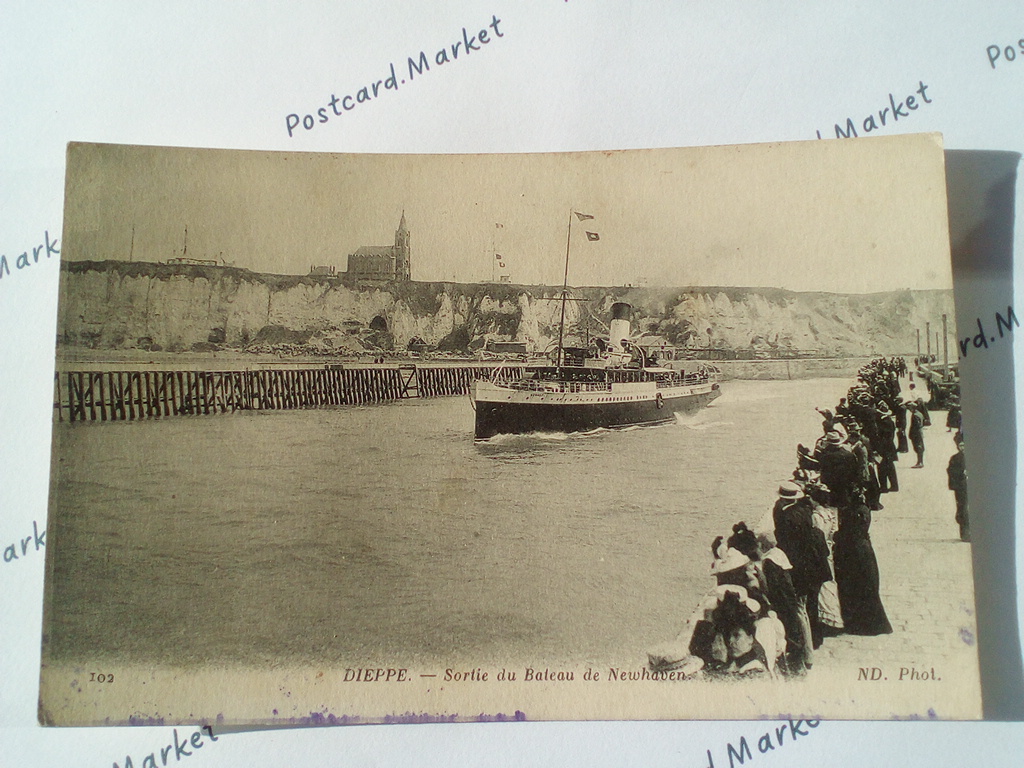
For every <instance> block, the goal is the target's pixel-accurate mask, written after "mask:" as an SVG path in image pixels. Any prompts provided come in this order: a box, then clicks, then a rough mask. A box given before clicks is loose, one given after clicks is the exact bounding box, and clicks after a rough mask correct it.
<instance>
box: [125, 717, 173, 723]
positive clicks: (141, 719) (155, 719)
mask: <svg viewBox="0 0 1024 768" xmlns="http://www.w3.org/2000/svg"><path fill="white" fill-rule="evenodd" d="M164 724H165V723H164V719H163V718H162V717H137V716H135V715H132V716H131V717H129V718H128V725H164Z"/></svg>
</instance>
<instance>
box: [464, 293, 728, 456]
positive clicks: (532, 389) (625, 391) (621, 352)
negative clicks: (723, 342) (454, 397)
mask: <svg viewBox="0 0 1024 768" xmlns="http://www.w3.org/2000/svg"><path fill="white" fill-rule="evenodd" d="M564 299H565V296H564V294H563V300H564ZM630 310H631V307H630V306H629V304H625V303H622V302H619V303H616V304H613V305H612V322H611V326H610V332H609V338H608V341H607V342H604V340H603V339H602V340H600V341H599V343H598V344H597V345H596V346H595V347H594V348H591V349H577V348H572V347H568V348H565V347H562V345H561V343H559V346H558V349H557V350H556V356H555V361H554V362H555V364H554V365H548V366H538V367H535V368H534V367H531V368H525V367H509V366H501V367H499V368H497V369H496V370H495V371H494V373H493V375H492V376H491V378H490V379H489V380H479V381H477V382H475V383H474V386H473V393H472V395H473V405H474V407H475V409H476V430H475V438H476V439H477V440H486V439H488V438H491V437H494V436H495V435H499V434H526V433H530V432H588V431H590V430H594V429H599V428H606V429H616V428H623V427H633V426H651V425H655V424H665V423H667V422H670V421H673V420H674V419H675V414H676V413H687V412H690V411H695V410H697V409H699V408H702V407H704V406H705V405H707V404H708V403H710V402H711V401H712V400H714V399H715V398H716V397H718V396H719V395H720V394H721V390H720V389H719V384H718V380H717V379H718V375H717V371H716V370H714V369H712V368H710V367H708V366H706V365H703V364H698V363H696V362H695V363H694V364H693V365H694V368H693V369H692V370H675V369H671V368H666V367H662V366H658V365H649V364H648V361H647V359H646V355H645V353H644V350H643V349H641V348H640V347H639V346H638V345H636V344H634V343H633V342H631V341H630V340H629V325H630V323H629V314H630ZM563 322H564V312H563ZM561 335H562V334H561V333H560V334H559V336H560V337H561Z"/></svg>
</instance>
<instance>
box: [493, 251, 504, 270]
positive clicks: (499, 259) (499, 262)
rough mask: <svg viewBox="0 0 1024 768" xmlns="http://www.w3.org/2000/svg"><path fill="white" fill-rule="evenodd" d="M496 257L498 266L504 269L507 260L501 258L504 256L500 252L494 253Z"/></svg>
mask: <svg viewBox="0 0 1024 768" xmlns="http://www.w3.org/2000/svg"><path fill="white" fill-rule="evenodd" d="M494 258H495V259H496V260H497V262H498V266H499V267H501V268H502V269H504V268H505V262H504V261H502V260H501V258H502V257H501V254H500V253H496V254H494Z"/></svg>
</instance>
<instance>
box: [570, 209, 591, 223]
mask: <svg viewBox="0 0 1024 768" xmlns="http://www.w3.org/2000/svg"><path fill="white" fill-rule="evenodd" d="M573 213H575V214H576V218H577V219H579V220H580V221H586V220H587V219H592V218H594V217H593V216H591V215H590V214H589V213H580V212H579V211H573Z"/></svg>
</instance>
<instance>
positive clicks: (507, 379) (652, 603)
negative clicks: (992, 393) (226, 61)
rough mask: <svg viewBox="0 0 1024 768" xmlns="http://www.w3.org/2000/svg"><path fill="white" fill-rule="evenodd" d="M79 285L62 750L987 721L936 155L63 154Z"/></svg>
mask: <svg viewBox="0 0 1024 768" xmlns="http://www.w3.org/2000/svg"><path fill="white" fill-rule="evenodd" d="M62 258H63V261H62V264H61V277H60V301H59V318H58V331H57V351H56V370H55V376H54V412H53V463H52V485H51V493H50V510H49V522H48V528H47V533H48V535H49V546H47V557H48V560H47V577H46V590H45V595H46V603H45V610H44V634H43V656H42V672H41V690H40V720H41V721H42V722H43V723H45V724H57V725H98V724H124V723H210V722H214V721H216V722H221V723H226V724H253V723H265V724H271V723H283V724H287V723H295V724H301V723H363V722H404V721H413V722H423V721H435V720H436V721H445V722H449V721H463V720H503V719H504V720H522V719H527V720H552V719H559V720H586V719H712V718H730V719H733V718H766V717H771V718H775V717H780V716H783V717H786V716H793V717H802V718H809V719H814V718H852V719H878V718H882V719H884V718H924V719H928V718H937V719H974V718H979V717H980V716H981V692H980V687H979V677H978V659H977V648H976V643H975V635H976V629H975V620H974V587H973V580H972V571H971V552H970V544H969V541H970V520H969V514H970V511H969V505H968V499H967V490H966V488H967V486H966V476H967V464H966V462H965V459H964V451H963V444H964V433H963V430H962V429H961V427H960V417H959V380H958V373H957V366H956V358H957V354H956V349H957V340H956V334H955V330H954V314H953V293H952V282H951V272H950V250H949V235H948V228H947V213H946V195H945V177H944V163H943V151H942V145H941V138H940V137H939V136H937V135H921V136H899V137H887V138H873V139H864V140H849V141H817V142H801V143H793V144H766V145H750V146H733V147H707V148H698V149H657V150H629V151H617V152H587V153H569V154H519V155H462V156H437V155H330V154H299V153H294V154H292V153H275V152H255V151H227V150H213V149H186V148H165V147H141V146H115V145H98V144H73V145H71V146H70V147H69V149H68V158H67V188H66V203H65V221H64V230H63V247H62ZM967 443H968V445H969V444H970V436H968V437H967ZM968 453H969V450H968Z"/></svg>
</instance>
